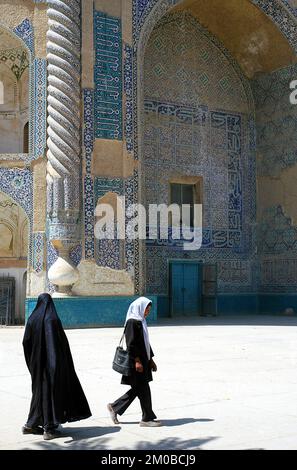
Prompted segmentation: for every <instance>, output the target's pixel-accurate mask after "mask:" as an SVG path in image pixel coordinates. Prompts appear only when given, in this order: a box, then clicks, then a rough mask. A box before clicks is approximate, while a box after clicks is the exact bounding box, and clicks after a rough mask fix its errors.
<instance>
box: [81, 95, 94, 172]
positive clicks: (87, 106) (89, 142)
mask: <svg viewBox="0 0 297 470" xmlns="http://www.w3.org/2000/svg"><path fill="white" fill-rule="evenodd" d="M83 100H84V135H83V144H84V151H85V167H86V173H87V174H88V175H89V174H91V165H92V153H93V150H94V90H93V89H88V88H85V89H84V90H83Z"/></svg>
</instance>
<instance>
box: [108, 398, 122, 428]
mask: <svg viewBox="0 0 297 470" xmlns="http://www.w3.org/2000/svg"><path fill="white" fill-rule="evenodd" d="M107 409H108V411H109V414H110V417H111V419H112V422H113V423H114V424H120V423H119V420H118V417H117V414H116V412H115V411H114V410H113V408H112V406H111V403H108V405H107Z"/></svg>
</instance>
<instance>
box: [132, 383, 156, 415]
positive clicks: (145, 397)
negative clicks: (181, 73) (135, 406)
mask: <svg viewBox="0 0 297 470" xmlns="http://www.w3.org/2000/svg"><path fill="white" fill-rule="evenodd" d="M137 396H138V398H139V400H140V405H141V409H142V421H153V420H154V419H156V418H157V416H156V415H155V413H154V412H153V409H152V396H151V389H150V386H149V384H148V382H147V383H144V384H141V385H138V387H137Z"/></svg>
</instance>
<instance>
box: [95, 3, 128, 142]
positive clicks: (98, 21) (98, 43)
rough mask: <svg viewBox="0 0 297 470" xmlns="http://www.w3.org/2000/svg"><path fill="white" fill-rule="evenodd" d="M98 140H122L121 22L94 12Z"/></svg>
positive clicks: (96, 134)
mask: <svg viewBox="0 0 297 470" xmlns="http://www.w3.org/2000/svg"><path fill="white" fill-rule="evenodd" d="M94 36H95V37H94V43H95V67H94V75H95V77H94V80H95V137H96V138H102V139H115V140H121V139H122V134H123V132H122V95H123V93H122V30H121V20H120V19H119V18H114V17H112V16H109V15H107V14H105V13H101V12H99V11H95V12H94Z"/></svg>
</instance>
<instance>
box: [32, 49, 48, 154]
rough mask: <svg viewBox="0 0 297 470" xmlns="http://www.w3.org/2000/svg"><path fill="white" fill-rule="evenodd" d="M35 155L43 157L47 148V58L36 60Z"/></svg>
mask: <svg viewBox="0 0 297 470" xmlns="http://www.w3.org/2000/svg"><path fill="white" fill-rule="evenodd" d="M33 71H34V74H33V80H34V128H33V135H34V144H33V148H34V157H35V158H38V157H42V156H44V154H45V149H46V112H47V110H46V107H47V101H46V99H47V90H46V85H47V70H46V60H45V59H37V58H36V59H35V60H34V69H33Z"/></svg>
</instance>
